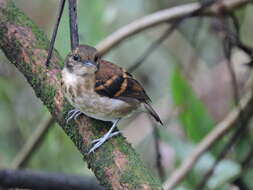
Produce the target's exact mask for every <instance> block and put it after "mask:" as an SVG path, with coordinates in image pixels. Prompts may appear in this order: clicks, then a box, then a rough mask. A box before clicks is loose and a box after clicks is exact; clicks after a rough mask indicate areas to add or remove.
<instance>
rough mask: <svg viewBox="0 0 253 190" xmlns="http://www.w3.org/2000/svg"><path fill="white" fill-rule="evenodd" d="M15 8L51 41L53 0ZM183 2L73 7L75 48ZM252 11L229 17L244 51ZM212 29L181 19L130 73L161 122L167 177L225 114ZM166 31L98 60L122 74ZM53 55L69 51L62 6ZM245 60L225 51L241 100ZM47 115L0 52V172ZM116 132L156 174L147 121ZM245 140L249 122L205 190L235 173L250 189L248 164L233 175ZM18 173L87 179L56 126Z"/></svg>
mask: <svg viewBox="0 0 253 190" xmlns="http://www.w3.org/2000/svg"><path fill="white" fill-rule="evenodd" d="M15 2H16V3H17V5H18V6H19V7H20V8H21V9H23V10H24V11H25V12H26V13H27V14H28V15H29V16H30V17H31V18H32V19H33V20H34V21H35V22H36V23H37V24H38V25H39V26H40V27H41V28H42V29H43V30H44V31H45V32H46V33H47V34H48V37H50V36H51V32H52V28H53V24H54V23H55V16H56V10H57V5H58V3H59V1H58V0H57V1H56V0H45V1H42V0H37V1H32V0H15ZM188 2H192V1H186V0H180V1H178V0H171V1H165V0H158V1H146V0H140V1H132V2H131V3H129V2H128V1H125V0H110V1H100V0H93V1H90V0H82V1H78V24H79V25H78V27H79V33H80V42H81V43H87V44H89V45H96V44H97V43H98V42H100V41H101V40H102V39H103V38H105V37H106V36H107V35H108V34H110V33H112V32H113V31H115V30H116V29H118V28H120V27H121V26H124V25H125V24H127V23H130V22H131V21H134V20H135V19H137V18H140V17H141V16H144V15H147V14H150V13H152V12H153V11H156V10H159V9H164V8H167V7H172V6H176V5H179V4H183V3H188ZM252 9H253V7H252V6H248V7H246V8H244V9H241V10H238V11H236V15H237V16H238V18H239V21H240V25H241V30H240V32H241V38H242V39H243V41H245V42H246V43H247V44H248V45H251V46H252V44H253V37H252V33H253V27H250V26H252V25H253V20H252V16H253V11H252ZM217 23H218V20H217V19H211V18H201V19H198V18H192V19H189V20H185V21H184V22H183V23H182V24H181V25H180V27H179V28H178V29H177V30H176V31H175V32H174V33H173V34H172V35H171V36H170V37H169V38H168V40H166V41H164V42H163V44H162V45H161V46H160V47H159V48H158V49H157V50H156V51H155V52H154V53H152V55H150V57H149V58H148V59H147V61H146V62H145V63H144V64H143V65H141V66H140V67H139V68H138V69H137V70H136V71H135V72H134V75H135V76H136V78H137V79H139V80H140V82H141V83H142V84H143V86H144V87H145V89H146V91H147V93H148V94H149V96H150V97H151V99H152V102H153V104H154V108H155V109H156V110H157V111H158V112H159V115H161V116H162V120H163V121H164V123H165V122H166V121H168V122H167V124H166V125H167V126H168V127H167V128H160V129H159V131H160V135H161V139H160V145H161V154H162V160H163V166H164V167H165V170H166V173H167V177H169V175H170V174H171V172H172V171H173V170H174V169H175V168H176V167H178V166H179V165H180V164H181V163H182V162H183V160H184V159H185V158H187V157H188V156H189V154H190V153H191V151H192V150H193V149H194V148H195V147H196V144H197V143H199V142H200V141H201V139H203V137H204V136H205V135H207V134H208V132H210V130H212V129H213V128H214V126H215V124H216V123H218V122H219V121H220V120H221V119H222V118H224V116H225V115H226V114H227V113H228V112H229V111H230V110H231V108H232V106H231V105H232V104H233V103H232V102H233V93H232V91H231V81H230V76H229V74H228V73H227V70H226V65H225V64H224V56H223V51H222V46H221V45H222V44H221V40H222V35H221V33H220V32H219V24H217ZM166 27H167V25H166V26H164V25H162V26H159V27H157V28H154V29H151V30H148V31H144V32H142V33H141V34H139V35H136V36H133V37H131V38H130V39H127V40H125V41H124V43H122V44H120V45H119V46H117V48H115V49H113V50H112V51H111V52H110V53H109V54H108V55H106V59H108V60H110V61H112V62H115V63H117V64H118V65H120V66H123V67H125V68H127V67H129V66H130V65H131V64H132V63H134V61H135V60H136V59H138V58H139V57H140V56H141V54H142V53H143V52H144V51H145V50H146V48H147V47H148V46H149V45H150V44H151V43H152V42H154V41H155V40H156V39H157V38H159V36H160V35H161V33H162V32H164V30H165V29H166ZM56 49H57V50H58V51H59V52H60V54H61V55H62V57H65V56H66V54H67V53H68V52H69V50H70V45H69V23H68V6H65V10H64V14H63V18H62V21H61V24H60V28H59V33H58V36H57V40H56ZM245 59H246V58H245V55H244V54H243V53H242V52H240V51H239V50H234V51H233V61H234V62H235V63H236V64H235V66H236V67H235V68H236V74H237V79H238V81H239V84H240V86H239V89H240V91H241V94H243V92H244V91H243V84H245V81H246V79H247V76H248V74H247V72H245V70H248V68H246V67H245V66H241V65H243V63H244V62H245ZM246 60H247V59H246ZM168 78H169V80H168ZM175 107H176V108H177V109H178V114H177V115H176V116H174V115H173V116H171V114H169V113H170V112H171V109H174V108H175ZM214 113H215V114H214ZM47 117H49V114H48V111H47V110H46V108H45V107H44V106H43V105H42V104H41V102H40V101H39V100H38V99H37V98H36V97H35V94H34V93H33V91H32V89H31V87H30V86H29V85H28V84H27V82H26V80H25V79H24V77H23V76H22V75H21V74H20V73H19V72H18V71H17V70H16V69H15V68H14V66H13V65H12V64H9V63H8V61H7V60H6V58H5V57H4V55H3V54H2V53H1V52H0V135H1V137H0V166H2V167H9V166H10V164H11V162H12V161H13V160H14V157H15V155H16V154H17V153H18V151H19V150H20V149H21V147H22V146H23V145H24V143H25V142H26V140H27V139H28V138H29V137H30V136H31V135H32V133H33V131H34V130H35V129H36V127H37V126H38V123H40V122H41V121H43V120H44V119H45V118H47ZM131 119H132V118H131ZM129 125H130V126H129ZM120 126H123V127H125V128H124V132H125V133H124V135H125V136H127V137H131V139H133V142H134V143H135V144H134V145H135V146H136V147H137V148H138V151H139V152H140V154H141V155H142V158H143V159H144V161H145V162H146V164H147V166H148V167H149V168H150V169H151V170H153V171H154V173H157V172H156V155H155V151H154V147H153V144H152V143H154V142H153V136H152V135H151V132H152V129H153V128H152V127H151V124H150V121H149V120H148V121H147V119H146V117H145V116H144V117H143V115H141V116H136V117H134V118H133V121H131V123H130V120H125V121H122V123H120ZM129 128H131V129H129ZM125 129H126V130H125ZM129 131H130V132H129ZM131 142H132V141H131ZM226 142H227V137H226V138H225V139H223V140H222V141H220V142H219V143H218V146H219V147H220V146H221V147H222V146H224V143H226ZM251 142H252V128H251V124H250V128H249V130H248V132H247V135H246V136H245V138H243V139H241V140H240V143H239V144H238V145H237V146H236V147H234V148H233V149H232V150H231V152H230V153H229V155H228V156H227V157H226V159H225V160H224V161H222V162H221V163H220V164H219V165H218V167H217V169H216V170H215V173H214V176H213V177H212V178H210V180H209V182H208V184H207V186H208V189H219V190H223V189H224V190H226V189H230V187H231V184H230V183H231V181H232V180H233V179H234V178H236V177H237V176H238V175H241V176H242V178H243V181H244V182H245V183H246V184H247V185H248V186H249V187H250V189H253V181H252V177H253V169H252V165H250V164H249V167H248V168H247V170H245V171H244V170H242V169H241V162H242V160H243V159H244V158H245V156H246V155H247V153H248V151H249V150H250V148H251V146H252V145H251V144H250V143H251ZM140 145H141V146H140ZM151 145H152V146H151ZM216 148H217V145H216V146H215V147H214V148H212V149H211V150H210V151H208V152H207V153H206V154H204V155H203V156H202V158H201V159H200V161H199V162H198V163H197V165H196V166H195V167H194V169H193V170H192V171H191V173H190V175H189V176H187V178H186V179H185V180H184V181H183V183H182V184H180V186H179V187H178V188H177V190H186V189H189V190H191V189H194V187H195V186H196V184H197V183H198V182H199V180H200V179H201V177H202V176H203V174H204V173H205V172H206V171H207V170H208V168H210V167H211V165H212V163H213V162H214V160H215V158H216V156H217V152H218V151H213V150H214V149H215V150H216ZM26 168H33V169H37V170H48V171H57V172H66V173H78V174H87V175H91V173H90V171H89V170H88V169H87V167H86V165H85V163H84V162H83V160H82V157H81V156H80V154H79V153H78V151H76V148H75V147H74V146H73V144H72V142H71V141H70V140H69V139H68V138H67V137H66V135H65V134H64V133H63V131H62V130H61V128H60V127H59V126H57V125H54V126H52V127H51V129H50V130H49V132H48V134H47V135H46V137H45V139H44V141H43V143H42V145H41V147H39V148H38V149H37V150H36V151H35V153H34V155H33V157H32V159H31V160H30V162H29V163H28V165H27V166H26Z"/></svg>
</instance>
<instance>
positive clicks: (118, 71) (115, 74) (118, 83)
mask: <svg viewBox="0 0 253 190" xmlns="http://www.w3.org/2000/svg"><path fill="white" fill-rule="evenodd" d="M95 91H96V92H97V93H98V94H100V95H102V96H107V97H110V98H116V99H121V100H127V99H128V100H130V101H131V100H134V101H136V100H137V101H139V102H141V103H144V105H145V107H146V109H147V110H148V111H149V113H150V114H151V115H152V116H153V117H154V118H155V119H156V120H157V121H158V122H160V123H162V122H161V120H160V118H159V116H158V115H157V114H156V112H155V111H154V110H153V108H152V107H151V106H150V105H149V102H150V101H151V100H150V98H149V97H148V95H147V94H146V92H145V90H144V89H143V87H142V86H141V84H140V83H139V82H138V81H137V80H135V79H133V77H132V75H131V74H129V73H128V72H126V71H125V70H124V69H122V68H120V67H118V66H117V65H115V64H112V63H110V62H108V61H104V60H100V62H99V67H98V71H97V72H96V85H95Z"/></svg>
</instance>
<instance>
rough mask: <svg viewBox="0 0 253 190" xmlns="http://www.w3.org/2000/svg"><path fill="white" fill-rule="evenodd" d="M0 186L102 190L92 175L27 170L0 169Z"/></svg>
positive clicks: (39, 189) (53, 189) (34, 189)
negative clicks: (82, 175)
mask: <svg viewBox="0 0 253 190" xmlns="http://www.w3.org/2000/svg"><path fill="white" fill-rule="evenodd" d="M0 187H3V188H8V189H9V188H26V189H27V188H28V189H33V190H36V189H37V190H42V189H50V190H58V189H61V190H72V189H75V190H90V189H93V190H103V188H102V187H101V186H100V185H98V184H97V182H96V180H95V178H92V177H81V176H75V175H66V174H58V173H48V172H33V171H27V170H0Z"/></svg>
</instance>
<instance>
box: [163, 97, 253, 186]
mask: <svg viewBox="0 0 253 190" xmlns="http://www.w3.org/2000/svg"><path fill="white" fill-rule="evenodd" d="M240 105H241V108H242V110H244V121H246V120H249V119H250V118H251V116H252V114H253V95H252V93H251V92H248V93H246V95H245V96H244V97H243V98H242V100H241V102H240ZM239 117H240V110H239V109H238V108H235V109H234V110H233V111H232V112H230V113H229V114H228V116H227V117H226V118H225V119H224V120H223V121H222V122H220V123H219V124H218V125H217V126H216V127H215V128H214V130H213V131H211V132H210V133H209V134H208V135H207V136H206V137H205V138H204V139H203V140H202V141H201V142H200V143H199V144H198V145H197V146H196V148H195V149H194V150H193V152H192V153H191V154H190V155H189V156H188V157H187V158H186V159H185V160H184V161H183V163H182V164H181V166H180V167H179V168H178V169H177V170H176V171H175V172H174V173H173V174H172V175H171V176H170V177H169V179H168V180H167V181H166V182H165V183H164V189H166V190H171V189H173V188H174V187H175V186H176V185H177V184H178V183H179V182H180V181H181V180H182V179H183V178H184V177H185V176H186V175H187V174H188V173H189V172H190V170H191V168H192V167H193V166H194V165H195V164H196V162H197V161H198V160H199V158H200V157H201V156H202V155H203V154H204V153H205V152H206V151H207V150H208V149H209V148H210V147H211V146H212V145H214V144H215V143H216V142H217V141H218V140H219V139H221V138H222V137H223V136H224V135H225V134H226V133H227V132H228V131H229V130H231V129H233V128H234V126H235V125H236V124H237V121H238V119H239Z"/></svg>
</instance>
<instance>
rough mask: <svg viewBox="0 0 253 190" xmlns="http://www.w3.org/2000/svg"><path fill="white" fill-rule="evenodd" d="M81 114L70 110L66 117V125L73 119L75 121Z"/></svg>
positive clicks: (77, 110) (78, 111)
mask: <svg viewBox="0 0 253 190" xmlns="http://www.w3.org/2000/svg"><path fill="white" fill-rule="evenodd" d="M81 114H82V112H81V111H80V110H79V109H73V110H70V111H69V113H68V116H67V123H68V122H69V121H70V120H71V119H73V118H74V119H76V118H77V117H78V116H79V115H81Z"/></svg>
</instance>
